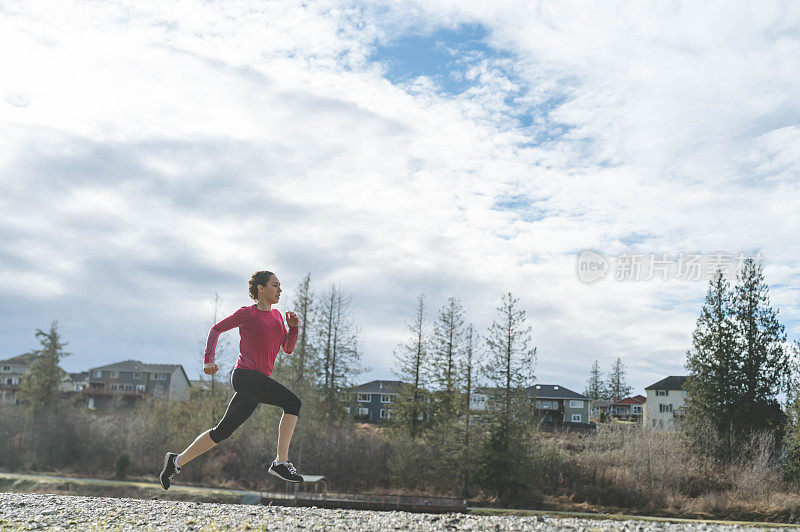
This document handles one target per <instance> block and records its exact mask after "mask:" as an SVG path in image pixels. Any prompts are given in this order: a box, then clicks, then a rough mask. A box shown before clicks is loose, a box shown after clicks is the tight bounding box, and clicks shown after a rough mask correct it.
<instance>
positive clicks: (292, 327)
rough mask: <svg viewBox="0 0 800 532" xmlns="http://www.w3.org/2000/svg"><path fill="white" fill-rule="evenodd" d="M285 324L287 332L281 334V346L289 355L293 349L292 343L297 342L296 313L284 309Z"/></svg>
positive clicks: (297, 320) (298, 325)
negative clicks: (287, 327)
mask: <svg viewBox="0 0 800 532" xmlns="http://www.w3.org/2000/svg"><path fill="white" fill-rule="evenodd" d="M286 324H287V325H289V332H288V333H285V334H284V335H283V342H281V348H283V352H284V353H286V354H287V355H290V354H291V353H292V351H294V345H295V344H296V343H297V334H298V332H299V330H300V318H298V317H297V314H295V313H294V312H291V311H288V310H287V311H286Z"/></svg>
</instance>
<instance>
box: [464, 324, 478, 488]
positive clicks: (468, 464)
mask: <svg viewBox="0 0 800 532" xmlns="http://www.w3.org/2000/svg"><path fill="white" fill-rule="evenodd" d="M476 344H477V341H476V338H475V334H474V330H473V327H472V324H471V323H470V324H469V325H468V326H467V327H466V329H465V335H464V356H463V358H462V359H461V363H460V373H461V380H462V382H463V383H464V405H463V410H464V412H465V413H466V415H465V416H464V445H463V450H462V453H461V466H462V478H463V485H462V488H461V495H462V496H463V497H464V498H468V497H469V493H470V486H469V480H470V476H471V471H472V464H473V463H474V462H475V457H474V456H473V451H472V437H471V436H472V434H471V433H472V430H473V429H472V426H471V423H470V421H471V411H470V398H471V397H472V393H473V392H474V390H475V387H476V384H477V383H476V377H477V375H476V370H477V362H476V357H477V353H476Z"/></svg>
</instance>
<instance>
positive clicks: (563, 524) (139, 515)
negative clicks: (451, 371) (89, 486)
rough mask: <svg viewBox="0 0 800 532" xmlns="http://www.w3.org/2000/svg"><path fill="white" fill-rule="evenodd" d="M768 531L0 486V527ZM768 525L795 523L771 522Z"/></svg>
mask: <svg viewBox="0 0 800 532" xmlns="http://www.w3.org/2000/svg"><path fill="white" fill-rule="evenodd" d="M37 529H50V530H58V529H75V530H87V529H89V530H92V529H94V530H98V529H114V530H142V529H145V530H276V531H277V530H303V531H307V530H347V531H349V532H356V531H362V530H363V531H375V530H447V531H449V530H575V531H582V532H583V531H586V532H589V531H593V530H630V531H636V532H640V531H641V532H645V531H647V532H650V531H654V532H667V531H680V530H689V529H694V530H705V531H709V532H717V531H723V530H737V531H743V530H754V531H755V530H765V529H760V528H747V527H741V526H721V525H710V524H708V525H707V524H703V525H697V524H687V523H666V522H664V523H661V522H659V523H653V522H646V521H612V520H592V519H579V518H565V517H559V518H556V517H518V516H474V515H463V514H443V515H435V514H416V513H408V512H372V511H362V510H327V509H321V508H285V507H267V506H243V505H235V504H211V503H197V502H175V501H160V500H151V501H147V500H140V499H111V498H104V497H75V496H64V495H41V494H29V493H0V530H37ZM767 530H800V529H798V528H794V529H789V528H772V529H767Z"/></svg>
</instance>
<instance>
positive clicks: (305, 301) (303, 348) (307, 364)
mask: <svg viewBox="0 0 800 532" xmlns="http://www.w3.org/2000/svg"><path fill="white" fill-rule="evenodd" d="M292 308H293V309H294V312H295V313H296V314H297V317H298V318H299V319H300V335H299V336H298V338H297V344H296V345H295V348H294V351H293V352H292V354H291V355H290V356H289V357H288V358H287V359H286V366H287V372H288V374H289V382H290V383H292V385H294V386H295V387H307V386H303V385H308V384H309V383H311V382H315V381H317V380H318V379H319V375H318V371H319V368H318V364H317V361H316V357H315V349H314V347H315V346H314V342H313V341H312V335H311V331H312V330H313V329H314V323H313V317H314V311H315V305H314V294H313V293H312V292H311V273H307V274H306V276H305V277H303V280H302V281H300V284H299V285H298V286H297V288H296V289H295V292H294V298H293V299H292Z"/></svg>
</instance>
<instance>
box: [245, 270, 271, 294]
mask: <svg viewBox="0 0 800 532" xmlns="http://www.w3.org/2000/svg"><path fill="white" fill-rule="evenodd" d="M273 275H275V274H274V273H272V272H268V271H262V272H256V273H254V274H253V276H252V277H250V297H251V298H252V299H254V300H256V301H258V285H262V286H267V283H268V282H269V279H270V277H272V276H273Z"/></svg>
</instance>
